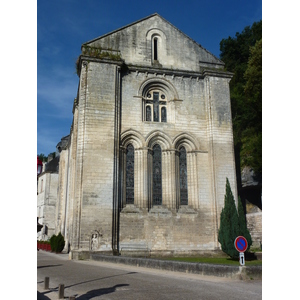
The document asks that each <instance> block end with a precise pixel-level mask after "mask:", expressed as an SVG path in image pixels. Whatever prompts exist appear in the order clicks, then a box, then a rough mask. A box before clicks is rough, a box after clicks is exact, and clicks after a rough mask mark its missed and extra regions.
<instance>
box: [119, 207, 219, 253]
mask: <svg viewBox="0 0 300 300" xmlns="http://www.w3.org/2000/svg"><path fill="white" fill-rule="evenodd" d="M212 235H213V226H212V218H211V215H210V214H209V213H207V212H206V213H205V212H201V211H199V212H195V211H184V210H183V211H181V210H179V211H178V212H177V213H176V212H175V211H173V212H171V211H167V210H164V209H158V208H157V209H154V210H152V211H150V212H146V211H143V212H141V211H140V212H139V213H137V212H128V211H127V212H126V211H124V212H121V216H120V251H121V252H122V251H130V250H134V249H148V251H151V253H152V254H153V255H155V254H157V255H159V254H162V255H165V254H167V253H174V254H193V253H195V252H197V251H199V252H200V251H203V250H213V249H214V242H213V240H212V238H211V236H212ZM141 246H142V248H141Z"/></svg>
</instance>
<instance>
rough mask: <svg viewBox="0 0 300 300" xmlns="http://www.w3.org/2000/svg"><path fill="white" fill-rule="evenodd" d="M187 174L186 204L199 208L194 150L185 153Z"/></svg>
mask: <svg viewBox="0 0 300 300" xmlns="http://www.w3.org/2000/svg"><path fill="white" fill-rule="evenodd" d="M187 174H188V204H189V206H191V207H193V208H194V209H198V208H199V200H198V180H197V155H196V153H195V152H188V153H187Z"/></svg>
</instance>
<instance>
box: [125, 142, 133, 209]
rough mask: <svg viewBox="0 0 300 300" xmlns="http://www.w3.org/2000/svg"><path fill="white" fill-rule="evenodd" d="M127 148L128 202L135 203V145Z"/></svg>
mask: <svg viewBox="0 0 300 300" xmlns="http://www.w3.org/2000/svg"><path fill="white" fill-rule="evenodd" d="M126 150H127V151H126V204H134V147H133V146H132V145H131V144H129V145H128V146H127V149H126Z"/></svg>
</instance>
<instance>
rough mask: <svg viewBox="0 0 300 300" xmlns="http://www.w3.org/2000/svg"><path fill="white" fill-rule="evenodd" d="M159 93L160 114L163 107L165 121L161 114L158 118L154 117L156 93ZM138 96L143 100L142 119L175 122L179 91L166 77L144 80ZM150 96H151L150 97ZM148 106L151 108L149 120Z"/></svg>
mask: <svg viewBox="0 0 300 300" xmlns="http://www.w3.org/2000/svg"><path fill="white" fill-rule="evenodd" d="M155 93H156V94H158V99H157V101H159V114H161V109H163V110H164V111H165V113H166V115H167V116H166V120H165V121H164V120H163V118H162V116H161V115H160V117H159V119H158V120H155V118H154V105H155V104H154V103H155V97H154V94H155ZM137 94H138V95H137V96H138V97H139V98H141V99H142V101H143V105H142V107H143V113H142V120H143V121H151V122H156V121H158V122H167V123H174V122H175V106H174V101H175V100H178V98H179V97H178V93H177V90H176V88H175V87H174V85H173V84H172V83H171V82H169V81H168V80H166V79H165V78H159V77H152V78H148V79H146V80H144V81H143V82H142V84H141V85H140V87H139V89H138V91H137ZM149 96H150V97H149ZM161 97H163V98H161ZM148 108H149V109H150V110H151V117H150V120H149V117H148V114H149V111H148Z"/></svg>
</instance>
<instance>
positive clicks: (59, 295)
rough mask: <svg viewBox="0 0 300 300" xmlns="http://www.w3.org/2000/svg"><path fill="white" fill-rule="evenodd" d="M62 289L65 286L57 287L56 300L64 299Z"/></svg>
mask: <svg viewBox="0 0 300 300" xmlns="http://www.w3.org/2000/svg"><path fill="white" fill-rule="evenodd" d="M64 289H65V286H64V285H63V284H59V285H58V299H64V298H65V296H64Z"/></svg>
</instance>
